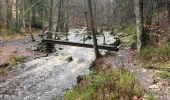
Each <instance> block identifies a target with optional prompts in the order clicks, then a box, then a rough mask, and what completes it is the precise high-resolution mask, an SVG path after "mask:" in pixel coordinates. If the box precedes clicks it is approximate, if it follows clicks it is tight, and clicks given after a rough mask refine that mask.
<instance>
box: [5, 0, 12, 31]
mask: <svg viewBox="0 0 170 100" xmlns="http://www.w3.org/2000/svg"><path fill="white" fill-rule="evenodd" d="M6 5H7V29H11V28H12V1H10V0H6Z"/></svg>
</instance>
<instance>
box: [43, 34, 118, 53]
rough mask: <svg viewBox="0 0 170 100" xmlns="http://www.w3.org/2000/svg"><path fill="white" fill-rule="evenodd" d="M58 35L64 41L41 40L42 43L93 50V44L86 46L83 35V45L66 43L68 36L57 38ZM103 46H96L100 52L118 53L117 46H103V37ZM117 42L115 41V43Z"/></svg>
mask: <svg viewBox="0 0 170 100" xmlns="http://www.w3.org/2000/svg"><path fill="white" fill-rule="evenodd" d="M60 35H62V36H63V35H65V37H66V40H55V39H43V40H42V42H43V43H46V44H51V45H54V44H59V45H68V46H76V47H85V48H94V46H93V44H86V43H85V35H83V43H77V42H70V41H68V35H69V34H58V36H60ZM103 39H104V41H103V44H104V45H98V48H99V49H102V50H108V51H118V50H119V48H118V45H115V46H112V45H105V44H106V43H105V36H104V35H103ZM116 42H117V41H116Z"/></svg>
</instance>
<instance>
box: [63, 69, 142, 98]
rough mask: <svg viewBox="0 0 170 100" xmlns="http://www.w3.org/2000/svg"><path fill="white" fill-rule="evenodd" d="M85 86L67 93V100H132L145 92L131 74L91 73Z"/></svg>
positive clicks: (117, 71) (113, 71)
mask: <svg viewBox="0 0 170 100" xmlns="http://www.w3.org/2000/svg"><path fill="white" fill-rule="evenodd" d="M84 83H85V84H83V85H81V84H80V85H78V86H77V87H75V88H74V89H71V90H69V91H67V92H66V94H65V96H64V99H65V100H77V99H78V100H103V99H104V100H115V99H124V100H125V99H126V100H127V99H129V100H130V99H131V98H132V97H133V96H142V95H143V92H142V89H141V87H140V85H139V84H137V83H136V80H135V78H134V75H133V74H131V73H130V72H127V71H125V72H123V73H122V71H120V70H110V71H107V72H102V73H95V72H94V73H93V72H92V73H91V74H90V75H87V76H86V81H85V82H84Z"/></svg>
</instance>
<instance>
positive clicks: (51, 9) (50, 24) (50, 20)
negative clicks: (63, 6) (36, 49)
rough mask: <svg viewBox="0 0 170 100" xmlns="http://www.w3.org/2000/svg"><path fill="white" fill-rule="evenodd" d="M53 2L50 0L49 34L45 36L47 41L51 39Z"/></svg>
mask: <svg viewBox="0 0 170 100" xmlns="http://www.w3.org/2000/svg"><path fill="white" fill-rule="evenodd" d="M53 3H54V1H53V0H50V16H49V31H50V32H49V33H48V35H47V38H48V39H52V28H53V24H52V23H53Z"/></svg>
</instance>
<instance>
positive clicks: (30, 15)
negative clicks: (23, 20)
mask: <svg viewBox="0 0 170 100" xmlns="http://www.w3.org/2000/svg"><path fill="white" fill-rule="evenodd" d="M31 6H32V0H30V7H31ZM31 19H32V8H31V10H30V13H29V33H30V35H31V39H32V41H33V42H34V41H35V38H34V35H33V34H32V27H31V22H32V20H31Z"/></svg>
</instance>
